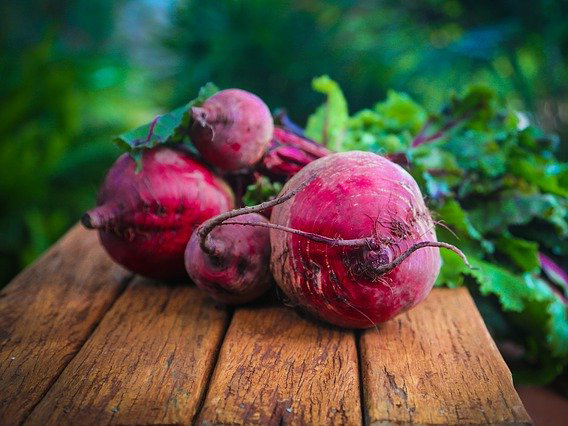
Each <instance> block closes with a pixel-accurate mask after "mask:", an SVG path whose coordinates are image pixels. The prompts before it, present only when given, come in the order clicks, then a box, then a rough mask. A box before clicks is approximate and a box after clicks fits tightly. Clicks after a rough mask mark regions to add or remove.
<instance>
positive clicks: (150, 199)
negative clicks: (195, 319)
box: [82, 146, 234, 279]
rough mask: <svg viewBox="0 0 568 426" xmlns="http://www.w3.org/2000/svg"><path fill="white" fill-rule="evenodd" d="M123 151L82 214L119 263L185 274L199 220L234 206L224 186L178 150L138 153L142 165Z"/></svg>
mask: <svg viewBox="0 0 568 426" xmlns="http://www.w3.org/2000/svg"><path fill="white" fill-rule="evenodd" d="M135 168H136V164H135V162H134V160H133V159H132V158H131V157H130V156H129V155H128V154H123V155H122V156H120V157H119V158H118V159H117V161H116V162H115V163H114V165H113V166H112V168H111V169H110V170H109V172H108V173H107V175H106V177H105V180H104V183H103V185H102V187H101V189H100V191H99V196H98V203H97V204H98V207H96V208H94V209H92V210H90V211H88V212H87V213H85V215H84V216H83V218H82V222H83V224H84V225H85V226H86V227H87V228H91V229H98V230H99V237H100V240H101V243H102V245H103V246H104V248H105V249H106V251H107V252H108V254H109V255H110V256H111V257H112V258H113V259H114V260H115V261H116V262H117V263H119V264H121V265H123V266H124V267H126V268H127V269H130V270H131V271H133V272H135V273H137V274H140V275H144V276H147V277H150V278H155V279H175V278H181V277H184V276H186V273H185V268H184V259H183V256H184V251H185V247H186V245H187V242H188V240H189V238H190V236H191V234H192V232H193V230H194V229H195V228H196V227H197V226H198V225H200V224H201V223H202V222H203V221H205V220H207V219H209V218H210V217H212V216H215V215H218V214H219V213H222V212H225V211H227V210H230V209H232V208H233V206H234V197H233V195H232V192H231V190H230V188H229V187H228V186H227V185H226V184H225V183H224V181H223V180H222V179H220V178H219V177H217V176H215V175H214V174H213V173H212V172H211V171H209V170H208V169H207V168H206V167H205V166H203V165H202V164H200V163H199V162H197V161H196V160H195V159H194V158H193V157H191V156H190V155H189V154H188V153H186V152H185V151H184V150H183V149H182V148H170V147H165V146H160V147H157V148H153V149H151V150H147V151H145V152H144V154H143V156H142V169H141V171H140V172H138V173H137V172H136V171H135Z"/></svg>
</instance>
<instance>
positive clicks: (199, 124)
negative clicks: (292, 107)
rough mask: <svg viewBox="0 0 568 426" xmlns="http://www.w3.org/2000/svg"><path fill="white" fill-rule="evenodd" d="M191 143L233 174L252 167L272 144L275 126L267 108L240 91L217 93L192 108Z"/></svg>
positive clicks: (217, 164)
mask: <svg viewBox="0 0 568 426" xmlns="http://www.w3.org/2000/svg"><path fill="white" fill-rule="evenodd" d="M191 117H192V125H191V128H190V137H191V141H192V142H193V144H194V145H195V147H196V148H197V149H198V150H199V152H200V154H201V155H202V156H203V158H204V159H205V160H206V161H207V162H209V163H211V164H212V165H214V166H216V167H218V168H220V169H222V170H225V171H229V172H234V171H236V170H240V169H245V168H249V167H252V166H253V165H254V164H255V163H257V162H258V161H259V160H260V158H261V157H262V155H263V154H264V152H265V151H266V149H267V148H268V145H269V144H270V140H271V138H272V132H273V130H274V123H273V120H272V115H271V114H270V110H269V109H268V107H267V106H266V104H265V103H264V102H263V101H262V100H261V99H260V98H259V97H258V96H256V95H254V94H252V93H250V92H247V91H245V90H240V89H227V90H222V91H220V92H217V93H216V94H214V95H213V96H211V97H210V98H209V99H207V100H206V101H205V102H204V103H203V105H201V106H200V107H193V108H191Z"/></svg>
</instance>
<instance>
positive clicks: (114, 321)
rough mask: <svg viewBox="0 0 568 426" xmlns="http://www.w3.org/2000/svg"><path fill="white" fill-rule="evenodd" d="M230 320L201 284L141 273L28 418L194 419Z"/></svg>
mask: <svg viewBox="0 0 568 426" xmlns="http://www.w3.org/2000/svg"><path fill="white" fill-rule="evenodd" d="M228 320H229V314H228V313H227V311H226V310H224V309H220V308H217V307H215V306H214V304H213V302H212V301H211V300H209V299H208V298H206V297H205V296H204V295H203V294H202V293H201V292H200V291H199V290H198V289H197V288H196V287H193V286H189V285H187V284H186V285H179V286H172V285H165V284H159V283H155V282H153V281H150V280H146V279H142V278H136V279H135V280H134V281H133V282H132V283H131V284H130V285H129V287H128V288H127V289H126V291H125V292H124V293H123V294H122V296H121V297H120V298H119V299H118V300H117V301H116V303H115V304H114V306H113V308H112V309H111V310H110V311H109V312H108V313H107V315H106V316H105V318H104V319H103V320H102V321H101V323H100V325H99V326H98V327H97V329H96V331H95V332H94V333H93V335H92V336H91V338H90V339H89V340H88V341H87V342H86V343H85V345H84V346H83V348H82V349H81V351H80V352H79V353H78V354H77V356H76V357H75V358H74V359H73V361H72V362H71V363H69V365H68V366H67V368H66V369H65V371H63V373H62V374H61V376H60V377H59V379H58V380H57V382H56V383H55V384H54V385H53V386H52V388H51V389H50V390H49V392H48V393H47V395H46V396H45V398H44V399H43V400H42V401H41V402H40V403H39V404H38V405H37V407H36V408H35V409H34V411H33V412H32V414H31V415H30V417H29V418H28V419H27V422H26V423H27V424H36V425H49V424H53V425H61V424H81V425H89V424H93V425H100V424H179V423H183V424H187V423H190V422H191V421H192V419H193V417H194V415H195V412H196V411H197V408H198V405H199V403H200V402H201V401H202V399H203V394H204V391H205V387H206V385H207V382H208V378H209V377H210V374H211V370H212V369H213V366H214V363H215V359H216V355H217V352H218V349H219V346H220V345H221V341H222V338H223V335H224V332H225V330H226V327H227V322H228Z"/></svg>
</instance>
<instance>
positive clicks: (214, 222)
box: [197, 176, 325, 257]
mask: <svg viewBox="0 0 568 426" xmlns="http://www.w3.org/2000/svg"><path fill="white" fill-rule="evenodd" d="M315 178H316V176H312V177H310V178H309V179H307V180H306V181H305V182H304V183H302V184H301V185H299V186H298V187H297V188H295V189H294V190H292V191H290V192H288V193H287V194H286V195H282V196H279V197H277V198H275V199H273V200H270V201H265V202H264V203H260V204H258V205H256V206H250V207H243V208H240V209H235V210H231V211H229V212H226V213H222V214H220V215H218V216H215V217H213V218H211V219H209V220H207V221H205V222H203V223H202V224H201V225H200V226H199V228H197V235H198V236H199V245H200V246H201V249H202V250H203V251H204V252H205V253H207V254H208V255H210V256H214V257H216V256H218V253H216V252H215V250H214V249H213V248H212V247H211V246H210V245H209V244H208V242H209V241H208V236H209V233H210V232H211V231H213V229H215V227H216V226H219V225H220V224H222V223H223V222H224V221H226V220H228V219H231V218H233V217H237V216H242V215H245V214H249V213H258V212H260V211H263V210H266V209H269V208H271V207H274V206H277V205H278V204H282V203H284V202H286V201H288V200H289V199H290V198H292V197H293V196H295V195H296V194H297V193H298V192H300V191H301V190H302V189H304V188H305V187H306V186H307V185H308V184H309V183H311V182H312V181H313V180H314V179H315ZM324 238H325V237H324Z"/></svg>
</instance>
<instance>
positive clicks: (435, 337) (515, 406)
mask: <svg viewBox="0 0 568 426" xmlns="http://www.w3.org/2000/svg"><path fill="white" fill-rule="evenodd" d="M360 347H361V360H362V379H363V388H364V406H365V412H366V419H367V422H368V423H369V424H383V423H385V424H387V423H388V424H390V423H418V424H429V425H432V424H439V425H445V424H459V423H467V424H511V423H514V424H530V423H531V420H530V417H529V416H528V414H527V413H526V411H525V409H524V407H523V404H522V402H521V400H520V398H519V396H518V394H517V393H516V391H515V389H514V388H513V383H512V379H511V374H510V372H509V370H508V368H507V365H506V364H505V362H504V361H503V358H502V357H501V355H500V354H499V352H498V351H497V348H496V347H495V344H494V342H493V340H492V339H491V337H490V336H489V333H488V331H487V329H486V327H485V324H484V323H483V320H482V319H481V316H480V315H479V312H478V311H477V309H476V307H475V305H474V303H473V300H472V299H471V296H470V295H469V293H468V292H467V290H466V289H464V288H461V289H454V290H449V289H438V290H434V291H433V292H432V293H431V294H430V296H429V297H428V298H427V300H426V301H424V302H423V303H422V304H421V305H419V306H418V307H416V308H415V309H413V310H411V311H409V312H407V313H405V314H403V315H401V316H399V317H397V318H395V319H394V320H392V321H390V322H388V323H386V324H384V325H382V326H380V327H379V329H378V331H377V330H374V329H370V330H366V331H365V332H364V333H363V334H362V336H361V341H360Z"/></svg>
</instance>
